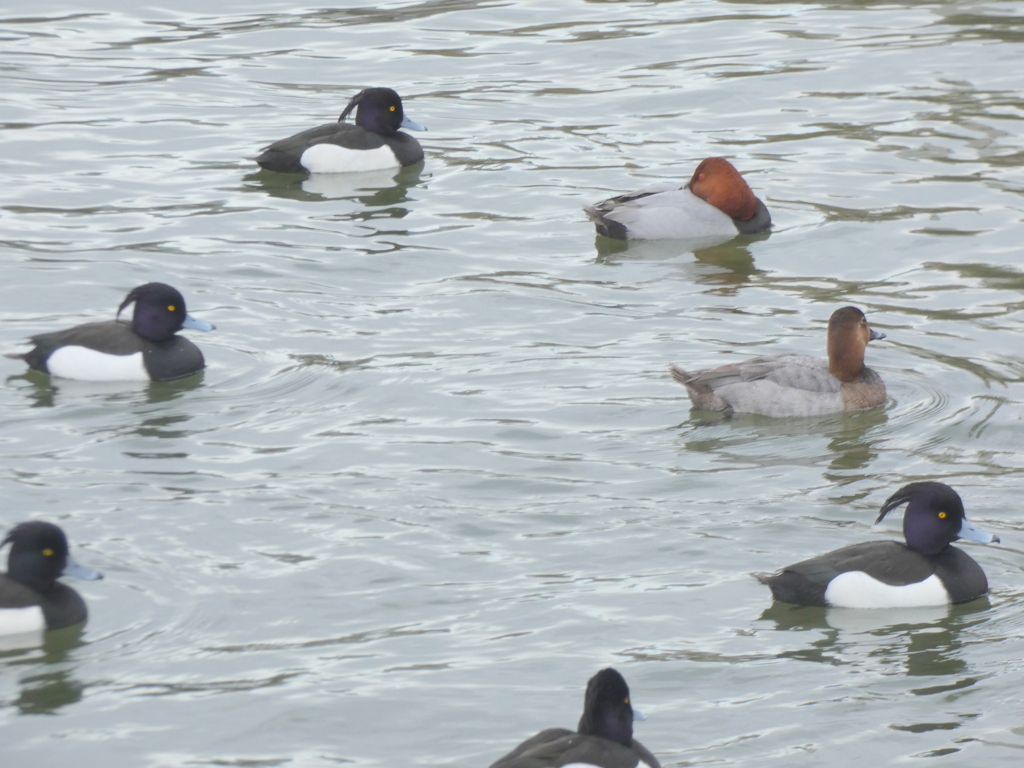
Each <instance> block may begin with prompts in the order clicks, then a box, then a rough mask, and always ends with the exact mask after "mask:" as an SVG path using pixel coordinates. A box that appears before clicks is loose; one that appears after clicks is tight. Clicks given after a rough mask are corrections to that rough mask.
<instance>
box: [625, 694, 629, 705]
mask: <svg viewBox="0 0 1024 768" xmlns="http://www.w3.org/2000/svg"><path fill="white" fill-rule="evenodd" d="M625 702H626V703H627V704H629V696H627V697H626V698H625Z"/></svg>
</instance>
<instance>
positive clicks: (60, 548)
mask: <svg viewBox="0 0 1024 768" xmlns="http://www.w3.org/2000/svg"><path fill="white" fill-rule="evenodd" d="M5 544H10V545H11V551H10V554H9V555H8V557H7V573H6V574H0V635H13V634H20V633H22V632H34V631H38V630H42V629H60V628H61V627H70V626H71V625H73V624H79V623H81V622H83V621H85V619H86V617H87V616H88V611H87V610H86V607H85V601H84V600H82V597H81V595H79V594H78V593H77V592H75V590H73V589H72V588H71V587H69V586H67V585H65V584H61V583H60V582H59V581H57V579H59V578H60V577H61V576H75V577H77V578H79V579H87V580H93V579H102V578H103V576H102V575H101V574H100V573H99V572H98V571H94V570H92V569H91V568H85V567H84V566H81V565H79V564H78V563H76V562H75V561H74V560H72V559H71V555H70V554H69V553H68V540H67V537H66V536H65V535H64V531H62V530H61V529H60V528H58V527H57V526H56V525H53V524H52V523H44V522H42V521H39V520H33V521H31V522H28V523H19V524H18V525H16V526H14V528H12V529H11V531H10V533H8V534H7V536H6V537H5V538H4V540H3V541H0V547H2V546H4V545H5Z"/></svg>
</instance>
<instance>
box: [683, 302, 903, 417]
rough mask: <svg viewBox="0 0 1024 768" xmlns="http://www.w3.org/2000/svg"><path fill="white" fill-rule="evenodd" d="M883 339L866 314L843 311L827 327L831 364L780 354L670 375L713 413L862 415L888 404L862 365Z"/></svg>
mask: <svg viewBox="0 0 1024 768" xmlns="http://www.w3.org/2000/svg"><path fill="white" fill-rule="evenodd" d="M884 338H885V334H884V333H879V332H878V331H874V330H872V329H871V328H870V327H869V326H868V321H867V318H866V317H864V313H863V312H861V311H860V310H859V309H857V308H856V307H843V308H842V309H837V310H836V311H835V312H833V313H832V317H830V318H829V321H828V359H827V360H823V359H821V358H818V357H814V356H812V355H798V354H789V353H782V354H776V355H763V356H761V357H754V358H751V359H750V360H744V361H742V362H739V363H730V364H728V365H722V366H719V367H718V368H710V369H708V370H703V371H697V372H696V373H687V372H686V371H684V370H683V369H682V368H680V367H679V366H677V365H672V366H670V367H669V370H670V371H671V373H672V378H673V379H675V380H676V381H678V382H679V383H680V384H682V385H683V386H684V387H686V392H687V394H689V396H690V399H691V400H692V401H693V405H694V406H696V407H697V408H704V409H707V410H710V411H722V412H724V413H727V414H731V413H734V412H735V413H757V414H761V415H762V416H780V417H781V416H819V415H822V414H826V413H837V412H839V411H859V410H864V409H865V408H874V407H875V406H878V405H881V404H882V403H884V402H885V384H884V383H883V382H882V378H881V377H880V376H879V375H878V374H877V373H875V372H874V371H873V370H871V369H870V368H868V367H866V366H865V365H864V349H865V347H867V344H868V342H869V341H873V340H875V339H884Z"/></svg>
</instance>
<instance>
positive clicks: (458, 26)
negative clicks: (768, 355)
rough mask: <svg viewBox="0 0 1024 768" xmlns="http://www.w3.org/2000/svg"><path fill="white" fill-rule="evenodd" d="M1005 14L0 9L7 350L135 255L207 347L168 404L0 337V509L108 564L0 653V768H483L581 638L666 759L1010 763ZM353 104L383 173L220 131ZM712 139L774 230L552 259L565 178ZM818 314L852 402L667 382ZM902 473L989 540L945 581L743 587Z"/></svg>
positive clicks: (586, 8) (1016, 574)
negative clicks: (707, 403)
mask: <svg viewBox="0 0 1024 768" xmlns="http://www.w3.org/2000/svg"><path fill="white" fill-rule="evenodd" d="M214 9H215V10H214ZM1022 12H1024V3H1020V2H1004V3H999V2H991V3H970V2H963V3H956V4H937V3H936V4H919V3H912V4H905V5H903V6H901V5H898V4H894V3H887V4H876V3H870V2H835V3H822V4H815V5H800V4H795V3H792V2H779V3H769V2H760V3H735V2H710V1H706V0H690V1H689V2H663V3H651V2H648V3H641V2H615V3H602V2H579V1H577V0H573V1H568V0H566V1H564V2H547V3H536V2H534V3H530V2H468V1H467V2H456V1H454V0H448V1H440V2H421V3H412V2H406V3H382V4H378V5H375V6H363V7H349V8H342V9H336V10H331V9H327V8H299V9H296V8H295V7H293V6H291V5H289V4H286V3H278V2H270V1H268V2H256V3H252V2H250V3H245V4H242V3H232V2H224V3H218V4H216V5H213V6H211V5H210V4H208V3H203V4H199V3H179V4H176V5H175V7H174V10H158V9H152V8H145V9H142V10H140V9H139V7H138V6H136V5H135V4H130V3H116V2H107V3H103V4H100V5H98V6H97V7H95V9H93V10H87V9H85V8H83V7H82V6H81V5H80V4H70V3H67V4H64V5H62V6H61V5H51V6H47V7H46V8H43V9H40V8H39V7H37V6H34V5H30V4H27V3H24V2H21V1H20V0H14V3H13V5H12V4H8V6H6V8H5V11H4V12H3V17H4V18H3V20H2V21H0V29H2V34H3V38H4V41H5V42H4V45H3V47H2V50H0V67H2V68H3V72H4V83H5V87H4V94H3V107H2V110H3V111H2V114H3V124H4V129H5V130H4V131H3V132H2V134H0V142H2V146H3V156H4V158H5V160H6V163H5V177H6V183H5V184H4V187H3V189H2V190H0V205H2V209H0V210H2V219H0V226H2V232H3V236H2V244H3V248H2V250H0V254H2V259H3V266H4V276H5V279H4V280H3V283H2V284H0V318H2V320H3V322H2V323H0V334H2V338H0V343H2V347H3V349H4V350H5V351H8V350H15V349H18V348H19V347H18V345H19V344H20V343H21V342H22V341H23V340H24V338H25V337H27V336H28V335H29V334H31V333H34V332H38V331H41V330H48V329H53V328H59V327H62V326H66V325H70V324H73V323H76V322H82V321H86V320H93V319H105V318H109V317H110V316H111V315H112V313H113V311H114V309H115V308H116V306H117V304H118V303H119V302H120V300H121V299H122V297H123V296H124V294H125V293H126V292H127V291H128V290H129V289H130V288H131V287H133V286H134V285H137V284H140V283H143V282H147V281H150V280H163V281H166V282H170V283H172V284H173V285H175V286H177V287H178V288H180V289H181V290H182V291H183V293H184V294H185V296H186V298H187V300H188V303H189V309H190V311H191V312H192V313H193V314H194V315H196V316H197V317H201V318H203V319H206V320H209V321H211V322H214V323H216V324H217V326H218V330H217V332H216V333H214V334H208V335H203V336H202V337H201V338H198V339H196V340H197V341H198V342H199V343H200V344H201V345H202V347H203V349H204V351H205V353H206V357H207V360H208V363H209V367H208V369H207V371H206V372H205V373H204V374H203V375H202V376H201V377H196V378H194V379H191V380H188V381H185V382H177V383H172V384H153V385H150V386H139V385H133V384H113V385H112V384H87V383H81V382H66V381H57V382H50V381H48V380H46V379H45V377H37V376H35V375H25V374H24V371H23V366H22V365H20V364H18V363H17V362H15V361H12V360H3V361H0V366H2V367H0V373H2V374H3V376H4V382H5V386H4V387H2V388H0V451H2V456H3V460H2V463H0V467H2V472H0V483H2V487H3V490H4V495H5V498H6V499H7V503H6V507H5V512H4V513H3V527H4V528H6V527H8V526H9V525H10V524H11V523H13V522H16V521H18V520H22V519H25V518H27V517H40V518H45V519H50V520H54V521H56V522H59V523H60V524H61V525H62V526H63V527H64V528H65V529H66V530H67V531H68V533H69V535H70V537H71V539H72V543H73V550H74V551H75V553H76V555H77V557H78V559H79V560H80V561H82V562H83V563H86V564H88V565H91V566H93V567H96V568H98V569H100V570H102V571H104V573H105V574H106V577H107V578H106V580H105V581H103V582H94V583H88V584H76V585H75V586H76V587H77V588H78V589H79V590H80V591H81V592H82V593H83V594H84V595H85V596H86V597H87V599H88V601H89V604H90V608H91V618H90V621H89V623H88V625H87V626H86V628H85V630H84V632H82V633H81V634H79V633H77V632H71V633H67V632H62V633H51V636H50V637H48V639H47V643H46V644H45V645H44V646H42V647H37V648H14V649H10V650H8V651H4V652H2V654H0V728H2V733H0V740H2V743H3V745H4V746H3V752H2V753H3V754H4V756H5V759H4V760H3V763H4V765H5V766H6V765H14V766H22V765H32V766H41V767H44V768H48V767H49V766H58V765H59V766H66V765H69V764H71V762H72V760H73V764H74V765H76V766H78V768H89V767H91V766H97V767H99V766H103V767H104V768H106V767H108V766H111V765H114V766H133V767H143V766H182V765H228V766H242V765H260V766H278V765H294V766H329V765H337V764H340V763H349V762H351V763H354V764H356V765H365V766H400V765H459V766H463V765H487V764H489V763H490V762H491V761H493V760H494V759H496V758H497V757H498V756H500V755H501V754H503V753H504V752H505V751H507V750H508V749H509V748H511V746H513V745H514V744H515V743H516V742H517V741H519V740H520V739H522V738H524V737H526V736H527V735H529V734H530V733H532V732H534V731H536V730H538V729H539V728H541V727H544V726H547V725H556V724H557V725H566V726H572V725H573V724H574V723H575V721H576V719H577V718H578V716H579V711H580V707H581V702H582V690H583V687H584V685H585V681H586V679H587V678H588V677H589V675H590V674H592V673H593V672H594V671H595V670H596V669H598V668H599V667H601V666H604V665H609V664H613V665H615V666H616V667H618V668H619V669H620V670H622V671H623V673H624V674H625V675H626V677H627V679H628V680H629V682H630V684H631V686H632V689H633V699H634V701H635V702H636V703H637V705H638V706H639V708H641V709H642V710H644V711H645V712H646V713H647V714H648V715H649V719H648V720H647V722H645V723H643V724H641V725H640V726H639V727H638V730H637V735H638V737H639V738H640V739H641V740H642V741H644V743H646V744H647V746H649V747H650V748H651V749H652V750H653V751H654V753H655V754H656V755H658V756H659V758H660V759H661V760H662V762H663V764H664V765H665V766H666V767H667V766H683V765H694V764H718V765H722V764H724V765H736V766H748V765H749V766H753V765H757V766H764V765H778V766H804V765H806V766H820V765H825V764H827V765H833V766H862V765H864V764H865V763H867V762H869V761H870V762H875V763H880V764H894V763H897V762H901V761H905V760H906V759H907V758H911V757H932V758H939V759H941V763H942V764H943V765H957V766H961V765H972V766H979V765H985V766H989V765H1013V764H1016V762H1017V760H1019V759H1020V755H1021V749H1024V730H1022V726H1021V718H1022V715H1024V705H1022V704H1021V702H1020V694H1019V690H1020V685H1021V684H1022V682H1024V679H1022V678H1024V664H1022V662H1021V658H1020V657H1021V654H1020V643H1019V636H1020V634H1021V632H1022V631H1024V611H1022V609H1021V589H1020V586H1019V585H1020V583H1021V570H1022V569H1021V558H1020V553H1019V544H1018V541H1019V537H1018V535H1017V533H1018V532H1019V531H1020V530H1021V529H1022V528H1024V524H1022V523H1021V515H1020V492H1019V490H1018V486H1019V483H1020V477H1021V473H1022V469H1024V457H1022V455H1021V453H1020V446H1021V444H1022V439H1021V438H1022V424H1021V422H1022V418H1024V408H1022V399H1024V386H1022V378H1024V363H1022V356H1021V344H1020V338H1021V333H1022V331H1024V313H1022V309H1024V306H1022V299H1024V272H1022V270H1021V269H1020V267H1019V262H1020V260H1021V254H1022V251H1021V247H1020V235H1019V232H1020V230H1021V219H1022V212H1024V197H1022V193H1024V174H1022V170H1021V168H1022V166H1024V139H1022V138H1021V136H1022V128H1024V122H1022V120H1024V99H1022V97H1021V95H1020V62H1021V61H1022V56H1024V50H1022V49H1024V13H1022ZM367 85H389V86H393V87H395V88H397V89H398V90H399V92H400V93H402V95H403V97H404V98H405V104H406V111H407V113H408V114H409V115H410V116H411V117H412V118H413V119H416V120H418V121H420V122H422V123H424V124H426V125H427V126H428V128H429V129H430V130H429V132H428V133H427V134H422V135H420V136H418V138H420V139H421V142H422V143H423V145H424V147H425V149H426V153H427V160H426V163H425V165H424V167H423V168H422V170H417V169H412V170H406V171H403V172H402V173H400V174H398V175H397V176H394V177H393V178H392V176H391V175H390V174H385V175H384V176H376V175H372V174H371V175H360V176H354V177H344V178H336V179H312V180H302V179H300V178H297V177H287V176H275V175H274V174H268V173H265V172H257V171H258V169H257V167H256V166H255V165H254V164H253V163H252V162H251V161H250V160H248V159H247V158H251V157H252V156H253V155H255V154H256V152H257V150H258V149H259V148H260V147H262V146H263V145H265V144H266V143H268V142H270V141H272V140H274V139H277V138H281V137H283V136H286V135H289V134H291V133H294V132H295V131H297V130H299V129H302V128H305V127H308V126H312V125H316V124H319V123H321V122H325V121H327V120H331V119H334V118H335V117H336V116H337V114H338V113H339V112H340V111H341V109H342V107H343V106H344V104H345V103H346V102H347V100H348V99H349V97H350V96H351V95H352V94H353V93H354V92H355V91H356V90H357V89H359V88H361V87H364V86H367ZM712 154H716V155H725V156H728V157H730V158H732V159H733V160H734V162H735V163H736V164H737V166H738V167H739V168H740V169H741V170H742V171H743V172H744V174H745V176H746V177H747V179H748V181H749V182H750V183H751V185H752V186H753V188H754V189H755V191H756V192H757V193H758V194H759V195H760V196H761V197H762V198H763V199H764V200H765V201H766V203H767V204H768V206H769V208H770V209H771V210H772V213H773V217H774V220H775V228H774V229H773V231H772V233H771V235H770V236H768V237H766V238H747V239H740V240H736V241H733V242H731V243H729V244H726V245H723V246H718V247H714V248H704V249H698V250H696V251H694V250H693V249H692V248H689V247H687V245H686V244H684V243H649V244H639V245H633V246H630V247H628V248H625V247H619V248H617V247H614V246H613V245H612V244H610V243H609V242H608V241H596V240H595V236H594V232H593V228H592V226H591V225H590V224H589V223H588V222H587V221H586V220H585V217H584V216H583V214H582V212H581V210H580V206H581V205H582V204H584V203H589V202H594V201H596V200H599V199H601V198H603V197H606V196H607V195H608V194H611V193H616V192H623V191H626V190H629V189H633V188H636V187H639V186H642V185H644V184H647V183H650V182H652V181H660V180H666V179H679V178H686V177H688V176H689V175H690V173H691V172H692V169H693V167H694V166H695V165H696V163H697V161H698V160H699V159H701V158H703V157H705V156H708V155H712ZM847 303H853V304H856V305H858V306H861V307H863V308H864V309H865V310H866V311H867V313H868V316H869V319H870V320H871V322H872V324H873V325H874V326H876V327H878V328H880V329H881V330H884V331H885V332H886V333H887V334H888V339H887V340H886V341H883V342H881V343H877V344H873V345H872V346H871V348H870V349H869V358H868V359H869V364H870V365H872V366H873V367H874V368H876V369H877V370H878V371H879V372H880V373H881V374H882V376H883V377H884V378H885V380H886V381H887V383H888V388H889V393H890V402H889V404H888V405H887V406H886V408H885V409H884V410H877V411H873V412H868V413H861V414H855V415H844V416H837V417H833V418H825V419H807V420H793V421H785V422H776V421H771V420H766V419H761V418H755V417H737V418H734V419H733V420H731V421H722V420H716V419H713V418H710V417H709V416H708V415H707V414H697V413H693V414H691V413H690V410H689V405H688V401H687V400H686V399H685V394H684V392H683V391H682V390H681V389H680V388H679V387H678V386H677V385H675V384H674V383H673V382H672V381H671V380H670V379H669V377H668V375H667V372H666V365H667V363H668V362H670V361H676V362H679V363H680V364H683V365H685V366H699V365H705V364H712V363H716V362H722V361H724V360H725V359H726V357H725V356H726V355H728V354H730V352H731V351H732V350H734V349H735V351H736V352H737V353H739V354H748V353H753V352H754V351H755V350H758V351H760V350H767V351H782V350H799V351H810V352H821V351H823V347H824V327H825V323H826V322H827V319H828V316H829V314H830V313H831V311H832V310H833V309H835V308H836V307H837V306H840V305H842V304H847ZM917 479H944V480H946V481H947V482H949V483H950V484H952V485H953V486H954V487H956V488H957V489H958V490H959V491H960V492H961V494H962V495H963V497H964V499H965V503H966V505H967V509H968V514H969V515H970V516H971V518H972V519H973V520H975V521H976V522H978V523H979V524H980V525H982V526H983V527H985V528H987V529H989V530H992V531H994V532H997V533H998V534H999V535H1000V536H1001V537H1002V539H1003V543H1002V544H1001V545H998V546H993V547H986V548H982V547H973V546H971V545H967V546H968V547H970V552H971V554H972V555H973V556H974V557H975V558H976V559H977V560H978V561H979V562H981V563H982V565H983V566H984V568H985V569H986V571H987V573H988V576H989V580H990V582H991V585H992V592H991V594H990V595H989V597H988V598H987V599H985V600H981V601H976V602H974V603H971V604H968V605H965V606H958V607H955V608H953V609H950V610H936V609H927V610H918V611H908V612H898V613H895V614H894V613H890V612H884V611H883V612H872V611H845V612H844V611H829V612H825V611H815V610H805V611H798V612H794V611H793V610H792V609H788V608H786V607H784V606H774V607H772V606H771V603H770V600H769V599H768V594H767V590H766V589H765V588H764V587H762V586H761V585H759V584H757V583H756V582H755V581H754V580H753V579H751V578H750V576H749V573H750V572H752V571H766V570H773V569H774V568H776V567H778V566H780V565H784V564H786V563H789V562H793V561H794V560H796V559H800V558H801V557H803V556H806V555H810V554H815V553H819V552H823V551H826V550H828V549H831V548H834V547H836V546H840V545H842V544H846V543H851V542H853V541H857V540H862V539H867V538H871V537H875V536H882V535H893V536H898V528H899V526H898V520H894V521H892V522H887V523H885V524H883V525H882V526H880V527H881V528H882V530H881V531H872V530H871V527H870V526H871V523H872V521H873V520H874V518H875V516H876V514H877V509H878V507H879V505H880V504H881V502H882V501H883V500H884V499H885V498H886V497H887V496H888V495H889V494H890V493H891V492H892V491H893V490H895V489H896V488H897V487H899V486H900V485H901V484H903V483H906V482H909V481H912V480H917ZM42 715H54V716H42Z"/></svg>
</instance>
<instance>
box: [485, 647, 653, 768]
mask: <svg viewBox="0 0 1024 768" xmlns="http://www.w3.org/2000/svg"><path fill="white" fill-rule="evenodd" d="M634 719H643V717H642V715H639V713H635V712H634V711H633V707H632V705H631V704H630V703H629V686H627V685H626V681H625V680H624V679H623V677H622V675H620V674H619V673H618V672H617V671H615V670H614V669H612V668H611V667H608V668H607V669H602V670H601V671H600V672H598V673H597V674H596V675H594V676H593V677H592V678H590V680H589V682H588V683H587V693H586V697H585V698H584V701H583V715H582V716H581V717H580V722H579V725H577V726H576V730H575V731H570V730H568V729H566V728H548V729H547V730H544V731H541V732H540V733H538V734H537V735H535V736H533V737H531V738H529V739H527V740H526V741H524V742H523V743H522V744H520V745H519V746H518V747H516V748H515V749H513V750H512V751H511V752H509V753H508V754H507V755H505V756H504V757H503V758H501V759H500V760H498V761H497V762H495V763H493V764H492V765H491V768H557V766H570V765H572V766H579V767H580V768H585V767H589V768H661V764H660V763H659V762H658V760H657V758H655V757H654V755H652V754H651V753H650V752H649V751H647V749H646V747H644V746H643V745H642V744H641V743H640V742H639V741H637V740H636V739H634V738H633V720H634Z"/></svg>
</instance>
